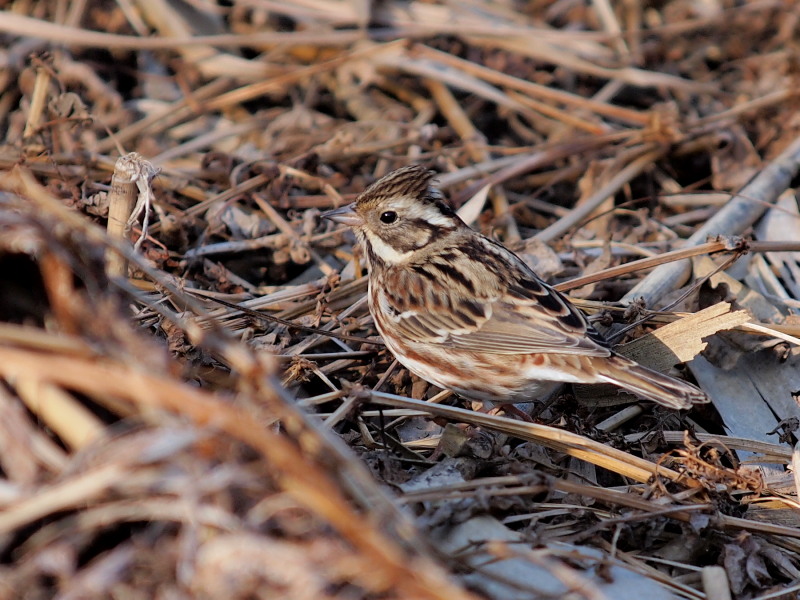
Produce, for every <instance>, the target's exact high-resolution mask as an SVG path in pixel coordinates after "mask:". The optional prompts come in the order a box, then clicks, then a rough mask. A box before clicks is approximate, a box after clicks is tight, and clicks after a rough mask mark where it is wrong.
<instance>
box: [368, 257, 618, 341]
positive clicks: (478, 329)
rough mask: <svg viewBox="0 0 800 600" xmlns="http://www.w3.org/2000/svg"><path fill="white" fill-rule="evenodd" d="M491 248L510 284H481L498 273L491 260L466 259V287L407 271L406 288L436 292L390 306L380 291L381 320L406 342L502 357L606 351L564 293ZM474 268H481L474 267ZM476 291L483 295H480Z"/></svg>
mask: <svg viewBox="0 0 800 600" xmlns="http://www.w3.org/2000/svg"><path fill="white" fill-rule="evenodd" d="M498 249H499V250H498ZM491 250H492V252H494V253H499V251H500V250H501V251H502V252H503V254H506V253H507V255H505V256H499V257H498V258H499V259H501V260H502V265H504V268H505V269H506V273H505V274H504V277H506V278H509V277H510V279H511V280H510V281H506V280H501V281H500V282H499V284H496V285H494V286H491V285H487V281H491V280H492V278H493V279H494V280H497V277H498V275H497V273H491V272H488V271H489V270H490V268H491V265H492V263H491V261H488V262H487V261H481V262H480V263H476V262H474V261H473V262H470V264H469V267H470V269H472V271H470V276H471V279H472V280H474V281H475V282H476V285H473V286H468V288H469V287H471V289H465V287H464V286H460V285H447V283H448V282H446V281H444V282H443V281H442V279H443V278H442V277H441V273H440V274H439V275H440V276H439V277H438V278H435V279H432V278H430V277H428V276H425V275H423V274H421V269H420V268H417V269H416V270H414V269H410V270H408V271H406V273H405V275H404V277H405V279H406V281H405V282H404V285H406V286H407V288H406V289H428V290H430V286H434V290H433V292H432V293H435V294H436V295H438V301H437V302H435V303H431V302H424V303H423V302H420V303H419V305H417V306H414V305H411V306H409V305H408V304H406V305H404V306H394V305H392V304H393V303H392V302H391V299H390V298H388V297H386V296H384V297H383V298H382V300H381V301H382V302H384V303H385V306H384V308H388V309H389V310H385V311H384V314H388V315H390V316H389V318H388V319H387V321H388V323H387V325H389V326H391V327H393V328H395V329H396V331H397V333H398V334H400V335H402V336H403V337H404V338H406V339H408V340H413V341H416V342H420V343H428V344H438V345H441V346H444V347H449V348H453V349H458V350H467V351H474V352H489V353H492V354H509V355H511V354H533V353H563V354H577V355H583V356H610V355H611V350H610V347H609V346H608V344H607V342H606V341H605V340H604V339H603V337H602V336H601V335H600V334H599V333H598V332H597V331H596V330H595V329H594V327H592V326H591V324H590V323H589V322H588V321H587V320H586V317H585V316H584V315H583V313H581V312H580V311H579V310H578V309H577V308H575V307H574V306H572V304H570V303H569V301H567V300H566V298H564V297H563V296H562V295H561V294H560V293H558V292H557V291H555V290H554V289H552V288H551V287H549V286H548V285H547V284H545V283H544V282H543V281H541V280H540V279H539V278H538V277H537V276H536V274H535V273H533V271H531V270H530V269H529V268H528V267H527V265H525V264H524V263H523V262H522V261H521V260H520V259H519V258H518V257H517V256H516V255H514V254H513V253H512V252H510V251H508V250H506V249H505V248H502V247H501V246H496V247H495V246H494V245H493V246H492V247H491ZM451 260H452V259H451ZM457 267H458V264H456V266H455V268H457ZM509 267H512V269H511V271H510V272H509ZM478 269H484V270H486V271H487V272H476V270H478ZM464 272H465V271H464V269H461V273H462V274H463V273H464ZM479 290H480V291H483V292H485V293H484V294H483V295H481V294H480V293H479ZM486 292H488V293H486Z"/></svg>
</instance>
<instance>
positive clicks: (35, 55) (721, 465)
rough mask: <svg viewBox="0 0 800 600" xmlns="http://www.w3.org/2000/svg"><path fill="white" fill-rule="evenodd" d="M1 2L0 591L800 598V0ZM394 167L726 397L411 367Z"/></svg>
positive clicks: (657, 356) (613, 324)
mask: <svg viewBox="0 0 800 600" xmlns="http://www.w3.org/2000/svg"><path fill="white" fill-rule="evenodd" d="M0 6H2V12H0V35H2V48H0V89H2V95H0V132H2V136H3V144H2V146H0V321H2V322H1V323H0V379H2V381H0V475H1V476H2V477H1V478H0V599H12V598H52V597H56V598H63V599H67V598H70V599H72V598H75V599H79V598H80V599H82V598H120V599H122V598H125V599H139V598H141V599H145V598H158V599H164V600H166V599H182V598H226V599H237V598H242V599H245V598H287V599H298V600H303V599H309V600H310V599H325V598H337V599H360V598H408V599H424V598H440V599H448V600H456V599H460V598H464V599H466V598H492V599H523V598H586V599H592V600H594V599H601V598H609V599H626V598H632V599H633V598H636V599H639V598H649V599H651V600H657V599H661V598H690V599H702V598H708V599H712V600H715V599H720V600H723V599H725V598H730V597H733V598H759V599H761V600H766V599H768V598H771V599H776V598H796V597H797V595H798V593H799V591H800V555H799V554H798V550H800V529H798V528H797V527H798V524H799V523H800V519H798V510H799V509H800V505H799V504H798V499H797V491H796V483H795V479H794V478H793V472H796V470H795V469H792V462H793V460H795V461H796V460H797V458H796V457H793V444H794V442H795V441H796V439H795V430H796V429H797V425H798V417H800V414H799V413H800V411H798V404H797V401H798V394H800V368H798V367H800V358H798V349H797V348H798V346H797V343H798V340H797V335H798V330H800V326H798V322H797V316H796V314H797V311H798V308H800V304H798V298H800V266H799V265H798V256H800V255H799V254H798V251H799V250H800V213H799V212H798V206H797V200H796V198H795V195H794V192H793V190H792V189H791V187H790V186H791V180H792V178H793V177H794V176H795V173H796V172H797V168H798V164H800V141H799V140H800V136H799V135H798V133H800V112H798V110H797V109H798V100H799V99H800V98H799V97H800V87H798V83H800V79H799V77H800V70H799V69H798V65H799V64H800V53H799V50H800V29H799V28H800V5H799V4H798V3H797V2H794V1H793V0H751V1H746V0H664V1H657V0H653V1H641V2H638V1H622V0H620V1H614V0H528V1H523V0H463V1H458V2H456V1H452V2H446V1H444V0H443V1H433V0H431V1H423V0H412V1H410V2H398V1H392V0H386V1H375V2H370V1H369V0H338V1H337V0H294V1H282V0H242V1H232V2H223V3H214V2H211V1H206V0H191V1H186V2H178V1H167V0H119V1H117V2H115V1H113V0H105V1H101V0H82V1H80V0H79V1H70V2H67V1H65V0H17V1H11V2H2V3H1V4H0ZM130 152H136V153H138V155H129V154H128V153H130ZM120 157H123V158H122V160H118V159H120ZM410 162H418V163H423V164H426V165H429V166H431V167H432V168H435V169H436V170H438V171H439V172H440V173H441V174H442V175H441V178H440V182H441V185H442V187H443V189H445V190H446V192H447V193H448V194H449V196H450V198H451V199H452V201H453V202H454V204H455V205H456V206H458V207H459V208H460V210H461V212H462V214H463V215H464V217H465V219H467V220H469V221H470V222H472V223H473V225H474V226H475V227H476V228H478V229H480V230H482V231H483V232H484V233H486V234H488V235H492V236H495V237H496V238H498V239H500V240H502V241H503V242H504V243H506V244H507V245H509V246H510V247H512V248H514V249H515V250H517V251H518V252H519V253H520V254H521V255H522V256H523V257H524V258H525V259H526V260H529V261H530V262H531V264H534V265H536V268H537V270H538V271H539V272H540V274H541V275H542V276H543V277H545V278H547V279H549V280H550V281H551V282H553V283H557V284H559V286H560V288H561V289H563V290H570V294H571V295H572V297H573V298H574V299H575V301H576V302H580V304H581V306H583V307H584V308H585V309H586V310H587V311H588V312H591V313H594V314H597V315H598V318H599V319H600V322H601V323H602V324H603V325H604V326H605V327H606V328H607V330H608V331H611V332H613V331H616V332H617V333H618V336H617V338H618V341H624V340H630V339H631V338H640V341H639V342H635V343H634V344H633V345H631V346H627V347H626V349H625V352H627V353H630V354H633V355H636V356H638V357H639V358H640V360H643V361H645V362H649V363H650V364H653V365H655V366H659V367H660V368H663V369H665V370H666V369H669V368H671V367H672V366H673V364H674V363H675V362H678V361H686V360H691V362H690V364H689V367H688V371H687V372H686V373H685V376H687V377H688V378H690V379H694V380H695V381H697V382H698V384H699V385H700V386H701V387H703V389H705V390H706V391H707V393H708V394H709V395H710V396H711V398H712V400H713V403H712V404H711V405H708V406H704V407H699V408H696V409H694V410H692V411H690V412H689V413H686V414H676V413H674V412H671V411H666V410H662V409H660V408H658V407H654V406H652V405H648V404H641V405H640V404H631V403H630V402H631V401H632V400H635V399H632V398H627V399H625V398H621V397H620V396H619V395H618V394H617V393H616V392H610V393H609V392H607V391H602V390H598V389H597V388H591V389H588V390H584V389H575V390H572V389H565V390H564V391H563V392H562V393H561V394H560V395H559V396H558V397H556V398H555V399H553V400H552V401H550V402H548V403H546V404H537V405H534V406H533V415H534V420H535V422H534V423H526V422H522V421H520V420H515V419H512V418H508V417H506V416H504V415H502V414H500V415H486V414H480V413H476V412H474V411H472V410H470V407H465V406H464V405H463V403H461V402H460V401H459V400H458V399H457V398H454V397H452V396H450V397H448V394H446V393H439V392H440V391H439V390H436V389H432V388H430V387H429V386H428V385H427V384H425V383H424V382H421V381H418V380H415V379H414V378H411V377H410V376H409V375H408V373H407V372H406V371H405V370H403V369H401V368H398V367H397V366H396V365H394V364H393V361H392V357H391V356H390V355H389V354H388V353H387V351H386V350H385V349H384V348H383V347H382V345H381V344H380V340H379V339H378V338H377V337H376V334H375V331H374V330H373V328H372V325H371V319H370V317H369V314H368V312H367V309H366V305H365V302H364V292H365V289H366V279H365V276H364V275H365V274H364V271H363V267H362V264H361V261H360V260H359V255H358V251H357V249H355V248H353V238H352V236H351V235H350V234H349V233H347V232H343V231H340V230H337V229H336V228H334V227H333V225H332V224H331V223H322V222H320V220H319V213H320V211H322V210H325V209H328V208H331V207H333V206H339V205H341V204H342V203H343V202H347V201H350V200H352V198H354V196H355V194H357V193H358V192H359V191H361V190H363V189H364V187H365V186H366V185H368V184H369V183H370V182H372V181H374V180H375V178H376V177H379V176H381V175H383V174H385V173H386V172H388V171H389V170H391V169H393V168H396V167H399V166H403V165H405V164H408V163H410ZM115 168H116V171H115ZM156 172H157V174H156ZM112 174H113V182H112ZM737 194H738V195H737ZM132 208H133V218H132V219H131V220H130V222H128V220H129V214H130V213H131V210H132ZM710 234H711V235H722V236H724V237H722V238H717V237H715V238H712V239H710V240H708V239H707V237H708V236H709V235H710ZM687 239H688V240H689V241H688V242H686V240H687ZM134 245H135V248H134ZM687 257H688V258H687ZM678 258H683V260H680V261H677V259H678ZM659 262H665V263H666V264H665V265H663V266H660V267H657V268H654V267H655V266H656V265H657V264H658V263H659ZM637 298H642V299H643V300H641V301H637V302H635V303H634V305H633V307H632V308H628V309H627V310H623V309H622V308H618V307H620V306H621V305H620V304H615V303H616V302H618V301H620V299H624V300H625V303H626V304H627V303H628V302H629V301H632V300H635V299H637ZM220 302H223V304H220ZM237 305H238V306H240V307H241V308H242V309H246V310H241V309H238V308H237ZM653 309H659V310H658V312H652V311H653ZM253 311H256V312H257V313H260V314H262V315H264V316H263V317H259V316H258V314H256V313H254V312H253ZM687 315H694V316H687ZM643 317H647V318H648V319H647V321H646V323H645V322H643V321H642V319H643ZM625 323H628V324H632V325H633V326H632V327H626V328H625V330H622V328H623V324H625ZM668 323H669V324H670V325H667V324H668ZM662 325H663V326H664V327H660V326H662ZM656 326H659V327H660V328H659V329H657V331H658V332H659V336H660V337H655V336H654V335H646V334H647V333H648V332H650V331H651V330H653V329H654V328H655V327H656ZM720 330H726V331H725V332H724V333H716V332H718V331H720ZM712 334H715V335H712ZM642 336H644V337H642ZM706 336H711V337H708V338H707V339H706V342H708V344H706V343H705V342H703V341H702V339H703V338H704V337H706ZM700 350H703V355H702V356H697V357H696V358H695V355H697V354H698V352H700ZM692 359H693V360H692ZM431 399H433V401H432V402H426V400H431Z"/></svg>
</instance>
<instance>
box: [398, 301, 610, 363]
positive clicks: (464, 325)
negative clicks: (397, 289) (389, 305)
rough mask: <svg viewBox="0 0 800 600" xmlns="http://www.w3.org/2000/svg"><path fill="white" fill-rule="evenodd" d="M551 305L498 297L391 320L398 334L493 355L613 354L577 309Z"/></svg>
mask: <svg viewBox="0 0 800 600" xmlns="http://www.w3.org/2000/svg"><path fill="white" fill-rule="evenodd" d="M563 306H565V307H566V308H565V309H564V311H559V312H556V311H553V310H549V309H547V308H546V307H544V306H543V305H541V304H540V303H538V302H535V301H529V302H519V301H515V302H505V301H499V300H498V301H495V302H491V303H487V304H484V305H483V306H482V314H480V313H479V314H476V312H478V311H476V310H474V303H472V306H470V307H469V308H458V307H459V304H458V303H457V302H456V303H454V308H452V309H449V310H447V311H427V312H422V311H405V312H403V313H401V314H396V316H395V317H394V318H393V319H391V320H392V321H393V325H394V326H395V327H396V328H397V333H399V334H400V335H402V336H404V337H405V338H406V339H410V340H414V341H417V342H420V343H433V344H441V345H443V346H447V347H451V348H455V349H459V350H468V351H474V352H488V353H491V354H532V353H537V352H543V353H563V354H580V355H585V356H610V355H611V350H610V349H609V347H608V345H607V344H606V343H605V340H603V338H602V337H601V336H600V335H599V334H598V333H597V332H596V331H595V329H594V328H593V327H591V325H589V324H588V323H587V322H586V320H585V317H584V316H583V315H582V314H579V313H577V312H576V311H577V309H575V308H574V307H572V306H570V305H567V304H564V305H563Z"/></svg>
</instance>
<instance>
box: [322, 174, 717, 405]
mask: <svg viewBox="0 0 800 600" xmlns="http://www.w3.org/2000/svg"><path fill="white" fill-rule="evenodd" d="M435 176H436V174H435V173H434V172H433V171H429V170H427V169H425V168H424V167H421V166H417V165H411V166H407V167H403V168H401V169H398V170H396V171H393V172H392V173H389V174H388V175H386V176H385V177H383V178H382V179H380V180H378V181H376V182H375V183H373V184H372V185H370V186H369V187H368V188H367V189H366V190H365V191H364V192H363V193H361V194H360V195H359V196H358V198H357V199H356V201H355V202H354V203H352V204H349V205H347V206H343V207H341V208H338V209H335V210H332V211H328V212H326V213H324V214H323V215H322V216H323V217H324V218H327V219H330V220H332V221H334V222H336V223H342V224H344V225H348V226H349V227H351V228H352V229H353V230H354V231H355V234H356V237H357V238H358V240H359V242H360V243H361V244H362V246H363V248H364V250H365V255H366V259H367V264H368V267H369V291H368V294H369V308H370V312H371V313H372V317H373V319H374V321H375V325H376V327H377V329H378V332H379V333H380V334H381V337H382V338H383V341H384V342H385V343H386V346H387V347H388V348H389V350H390V351H391V352H392V354H394V356H395V357H396V358H397V360H398V361H399V362H400V363H401V364H402V365H403V366H405V367H406V368H407V369H409V370H410V371H411V372H412V373H414V374H416V375H417V376H419V377H421V378H422V379H424V380H426V381H428V382H430V383H433V384H435V385H437V386H439V387H442V388H447V389H450V390H452V391H453V392H455V393H457V394H459V395H460V396H463V397H465V398H467V399H470V400H479V401H482V402H484V403H489V404H490V405H491V404H510V403H516V402H532V401H534V400H536V399H537V398H541V397H542V396H544V395H546V394H549V393H550V392H551V391H553V390H554V389H555V388H556V387H557V386H558V385H559V384H560V383H565V382H566V383H612V384H614V385H617V386H619V387H621V388H624V389H626V390H628V391H629V392H631V393H633V394H635V395H636V396H639V397H641V398H644V399H647V400H652V401H654V402H658V403H659V404H663V405H664V406H667V407H670V408H675V409H683V408H689V407H690V406H692V405H693V404H697V403H702V402H708V398H707V396H706V395H705V394H704V393H703V392H702V391H701V390H700V389H698V388H697V387H695V386H693V385H691V384H689V383H686V382H685V381H681V380H679V379H675V378H674V377H670V376H667V375H662V374H661V373H658V372H656V371H653V370H651V369H648V368H646V367H643V366H642V365H640V364H638V363H636V362H634V361H632V360H630V359H628V358H625V357H623V356H620V355H619V354H617V353H615V352H614V351H613V350H612V349H611V346H610V345H609V343H608V342H607V341H606V339H605V338H604V337H603V336H602V335H601V334H600V333H599V332H598V331H597V330H596V329H595V328H594V327H593V326H592V325H591V324H590V323H589V321H588V320H587V319H586V316H585V315H584V314H583V313H582V312H581V311H580V310H578V309H577V308H576V307H575V306H573V305H572V304H571V303H570V302H569V300H567V298H565V297H564V296H563V295H562V294H560V293H559V292H557V291H556V290H554V289H553V288H551V287H550V286H549V285H547V284H546V283H545V282H544V281H542V280H541V279H540V278H539V277H538V276H537V275H536V273H534V272H533V271H532V270H531V269H530V268H529V267H528V266H527V265H526V264H525V263H524V262H523V261H522V260H521V259H520V258H519V257H518V256H517V255H516V254H514V253H513V252H511V251H510V250H508V249H507V248H505V247H503V246H502V245H500V244H499V243H497V242H495V241H493V240H491V239H489V238H487V237H485V236H483V235H481V234H480V233H478V232H476V231H474V230H473V229H471V228H470V227H469V226H467V224H466V223H464V221H462V220H461V219H460V218H459V217H458V215H457V214H456V213H455V211H454V210H453V208H452V207H451V206H450V205H449V204H448V203H447V202H446V201H445V199H444V196H443V194H442V193H441V191H439V190H438V189H437V188H436V187H435V186H434V178H435Z"/></svg>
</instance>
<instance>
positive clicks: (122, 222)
mask: <svg viewBox="0 0 800 600" xmlns="http://www.w3.org/2000/svg"><path fill="white" fill-rule="evenodd" d="M136 194H137V188H136V182H135V181H134V172H133V171H131V170H130V169H128V168H127V164H126V163H125V162H124V161H120V160H118V161H117V164H116V165H115V167H114V174H113V175H112V176H111V191H110V192H109V193H108V225H107V228H106V230H107V231H108V235H109V236H110V237H112V238H115V239H119V240H125V239H127V237H128V231H129V229H128V220H129V219H130V218H131V212H132V211H133V206H134V204H135V203H136ZM106 269H107V272H108V276H109V277H127V276H128V261H127V260H125V258H124V257H123V256H121V255H120V254H118V253H117V252H114V251H112V250H109V251H108V252H107V253H106Z"/></svg>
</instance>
